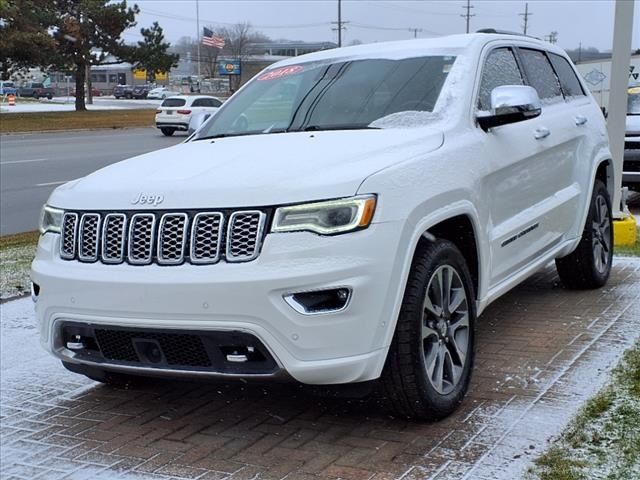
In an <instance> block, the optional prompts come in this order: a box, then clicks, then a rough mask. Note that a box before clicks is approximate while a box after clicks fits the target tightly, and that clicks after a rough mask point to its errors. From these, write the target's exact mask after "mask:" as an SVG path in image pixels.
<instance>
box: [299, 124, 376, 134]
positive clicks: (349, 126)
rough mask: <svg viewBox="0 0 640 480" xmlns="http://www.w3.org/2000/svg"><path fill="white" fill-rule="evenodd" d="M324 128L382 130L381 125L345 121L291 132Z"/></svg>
mask: <svg viewBox="0 0 640 480" xmlns="http://www.w3.org/2000/svg"><path fill="white" fill-rule="evenodd" d="M322 130H380V128H379V127H371V126H369V125H368V124H365V123H345V124H343V125H307V126H306V127H303V128H301V129H299V130H289V131H290V132H318V131H322Z"/></svg>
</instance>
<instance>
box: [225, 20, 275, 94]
mask: <svg viewBox="0 0 640 480" xmlns="http://www.w3.org/2000/svg"><path fill="white" fill-rule="evenodd" d="M216 34H217V35H218V36H220V37H223V38H224V39H225V45H224V48H223V49H222V51H221V52H219V53H220V55H225V56H231V57H235V58H238V59H240V61H243V60H246V59H247V57H248V56H249V47H250V45H251V44H252V43H267V42H270V41H271V40H270V39H269V37H267V36H266V35H264V34H263V33H261V32H253V31H252V27H251V24H250V23H248V22H244V23H238V24H236V25H233V26H232V27H228V28H227V27H225V28H219V29H218V30H217V33H216ZM216 58H217V57H216ZM230 81H231V84H232V85H231V87H232V88H233V89H234V90H235V89H237V88H238V87H239V86H240V76H239V75H234V76H232V77H231V78H230Z"/></svg>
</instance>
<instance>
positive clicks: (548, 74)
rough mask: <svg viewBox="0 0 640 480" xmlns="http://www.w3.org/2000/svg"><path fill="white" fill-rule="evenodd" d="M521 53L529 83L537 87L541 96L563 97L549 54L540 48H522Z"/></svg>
mask: <svg viewBox="0 0 640 480" xmlns="http://www.w3.org/2000/svg"><path fill="white" fill-rule="evenodd" d="M520 54H521V58H522V63H523V64H524V69H525V72H526V73H527V80H528V81H529V85H531V86H532V87H533V88H535V89H536V91H537V92H538V96H539V97H540V98H543V99H544V98H553V97H561V96H562V91H561V90H560V83H558V78H557V77H556V74H555V72H554V71H553V68H552V67H551V64H550V63H549V60H548V59H547V56H546V55H545V54H544V53H543V52H541V51H539V50H529V49H527V48H521V49H520Z"/></svg>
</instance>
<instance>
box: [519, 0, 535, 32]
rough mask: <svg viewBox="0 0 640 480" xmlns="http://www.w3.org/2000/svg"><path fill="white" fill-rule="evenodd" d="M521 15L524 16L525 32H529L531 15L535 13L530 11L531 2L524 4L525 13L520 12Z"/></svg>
mask: <svg viewBox="0 0 640 480" xmlns="http://www.w3.org/2000/svg"><path fill="white" fill-rule="evenodd" d="M518 15H520V16H521V17H524V32H523V33H524V34H525V35H526V34H527V26H528V25H529V17H530V16H531V15H533V13H529V3H528V2H527V3H525V4H524V13H519V14H518Z"/></svg>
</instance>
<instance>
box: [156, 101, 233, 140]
mask: <svg viewBox="0 0 640 480" xmlns="http://www.w3.org/2000/svg"><path fill="white" fill-rule="evenodd" d="M221 105H222V100H220V99H219V98H216V97H209V96H206V95H193V96H188V97H187V96H174V97H169V98H167V99H165V100H164V101H163V102H162V105H160V108H158V110H156V127H157V128H159V129H160V131H161V132H162V133H163V135H166V136H171V135H173V134H174V132H175V131H176V130H180V131H185V132H186V131H188V130H189V122H190V121H191V117H192V116H193V115H197V114H201V113H208V114H213V113H214V112H216V111H217V110H218V108H219V107H220V106H221Z"/></svg>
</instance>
